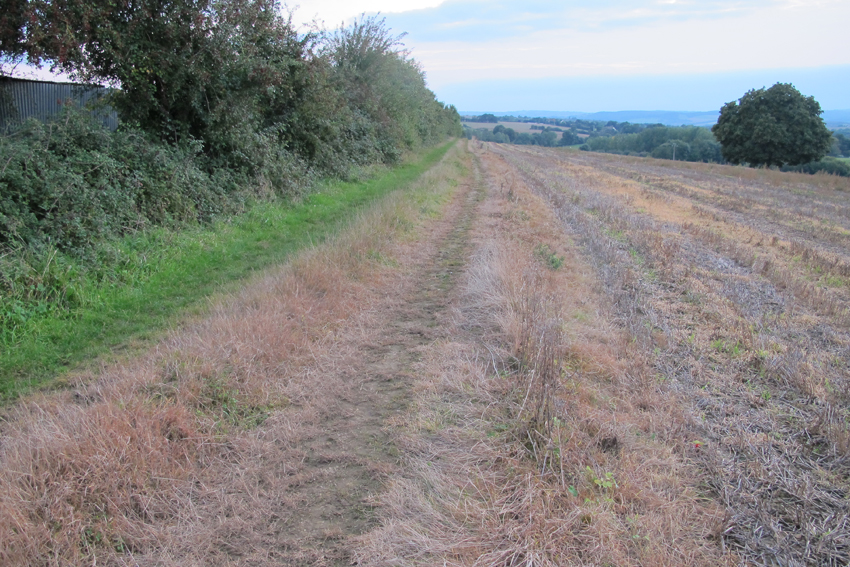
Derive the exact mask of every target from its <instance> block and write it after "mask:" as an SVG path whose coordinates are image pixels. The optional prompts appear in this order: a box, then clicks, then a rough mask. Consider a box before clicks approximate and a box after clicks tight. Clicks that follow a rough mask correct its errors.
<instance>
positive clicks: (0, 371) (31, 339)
mask: <svg viewBox="0 0 850 567" xmlns="http://www.w3.org/2000/svg"><path fill="white" fill-rule="evenodd" d="M452 144H453V142H449V143H447V144H444V145H442V146H438V147H436V148H433V149H429V150H427V151H426V152H424V153H423V154H421V155H420V156H419V158H418V159H415V160H412V161H410V162H408V163H406V164H404V165H401V166H398V167H395V168H393V169H391V170H389V171H387V172H385V173H382V174H380V175H378V176H377V177H374V178H372V179H368V180H366V181H362V182H338V181H337V182H329V183H325V184H323V185H322V186H321V187H320V188H319V189H318V190H317V191H316V192H315V193H312V194H311V195H309V196H307V197H306V198H304V199H303V200H302V201H301V202H299V203H296V204H291V203H290V204H282V203H261V204H258V205H256V206H254V207H253V208H252V209H251V210H250V211H248V212H247V213H245V214H243V215H240V216H239V217H236V218H234V219H231V220H230V221H228V222H219V223H216V224H215V225H214V226H212V227H206V228H198V229H194V230H187V231H185V232H181V233H179V234H177V235H176V236H175V237H174V238H173V239H172V241H171V243H170V244H169V245H168V246H167V248H168V249H167V250H166V249H163V248H160V249H158V250H153V251H152V253H154V254H157V255H159V256H160V258H159V260H158V262H157V270H156V271H155V272H154V273H153V274H151V275H150V276H148V277H146V278H144V279H143V280H142V281H140V282H136V283H135V285H131V286H119V287H105V286H102V288H101V289H94V290H85V292H87V293H88V294H93V293H94V294H97V295H98V296H99V297H97V301H96V302H93V303H95V304H96V307H91V308H83V309H78V310H76V311H75V312H73V313H71V314H69V316H67V317H61V318H57V317H43V318H40V319H33V320H30V321H28V322H27V324H26V325H27V327H29V328H28V329H26V333H23V334H22V336H24V337H25V338H24V339H23V340H22V341H21V342H19V343H18V344H16V345H15V346H14V347H12V348H8V349H6V350H4V351H3V352H2V353H0V399H2V400H4V401H8V400H11V399H14V398H17V397H18V396H20V395H22V394H24V393H26V392H29V391H32V390H33V389H36V388H44V387H52V386H55V385H57V383H61V381H59V380H58V378H59V377H61V375H62V374H63V373H65V372H67V371H68V370H70V369H73V368H75V367H78V366H79V365H81V364H83V363H85V362H86V361H89V360H92V359H94V358H96V357H100V356H104V355H106V354H108V353H110V352H114V351H116V350H121V349H122V348H126V347H128V346H129V345H131V344H136V345H138V344H139V343H140V341H141V344H144V342H145V341H149V340H150V339H151V338H152V337H155V336H157V334H158V332H161V331H162V329H164V328H166V327H167V326H169V325H172V324H174V323H175V322H176V321H177V320H179V317H180V316H181V314H182V315H184V316H185V315H187V314H188V313H189V311H190V310H191V309H198V308H200V307H202V306H204V305H205V304H206V303H205V302H204V301H203V300H204V298H207V297H209V296H210V295H211V294H213V293H215V292H219V291H224V290H227V289H228V286H233V287H235V285H236V284H237V283H238V282H240V281H242V280H244V279H245V278H246V277H248V276H249V275H251V274H252V273H254V272H256V271H258V270H262V269H264V268H267V267H270V266H273V265H275V264H279V263H281V262H283V261H284V260H285V259H286V258H287V257H288V256H290V255H291V254H292V253H293V252H294V251H296V250H298V249H299V248H301V247H303V246H304V245H306V244H308V243H310V242H321V241H322V240H324V239H325V238H327V237H328V236H329V235H331V234H332V233H333V232H334V231H335V230H336V229H338V228H339V227H341V225H342V224H343V223H344V222H345V221H346V220H347V219H350V218H351V217H352V215H353V214H354V213H355V212H356V211H358V210H360V209H362V208H363V206H364V205H366V204H368V203H371V202H373V201H375V200H376V199H378V198H380V197H382V196H385V195H387V194H389V193H391V192H393V191H394V190H396V189H400V188H405V187H407V186H409V185H410V184H411V183H412V182H413V181H415V180H416V179H418V178H419V177H420V176H421V175H422V174H423V173H424V172H425V171H427V170H428V169H430V168H431V167H432V166H433V165H435V164H436V163H437V162H439V161H440V159H441V158H442V157H443V156H444V155H445V154H446V152H447V151H448V150H449V148H450V147H451V146H452Z"/></svg>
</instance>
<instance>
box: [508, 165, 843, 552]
mask: <svg viewBox="0 0 850 567" xmlns="http://www.w3.org/2000/svg"><path fill="white" fill-rule="evenodd" d="M497 151H499V152H500V153H502V154H503V155H504V156H505V158H506V159H507V160H508V161H509V162H510V163H512V164H513V165H514V166H515V167H517V169H518V171H521V172H522V173H523V174H524V175H525V176H526V178H527V179H528V181H529V183H531V184H533V186H534V187H535V189H536V190H537V192H538V193H539V194H541V195H543V196H545V197H546V198H547V200H548V201H549V202H550V203H551V204H552V206H553V208H554V209H555V211H556V213H557V214H558V216H559V217H560V218H561V220H562V221H563V222H564V223H565V226H566V227H567V229H568V230H575V231H577V232H578V234H579V235H580V236H578V237H577V239H578V240H579V241H580V242H581V243H582V245H583V249H584V251H585V253H587V254H589V255H590V256H591V257H592V258H593V259H594V261H595V263H596V266H597V270H598V273H599V274H600V276H601V279H602V282H603V283H604V288H605V290H606V295H607V296H608V297H609V298H610V299H611V301H612V302H613V304H614V305H615V307H616V309H615V311H616V313H617V318H618V319H619V320H620V324H621V325H622V326H623V327H624V328H626V329H628V330H629V332H630V333H631V334H632V336H633V340H634V342H635V344H636V345H639V348H640V350H641V351H642V353H643V354H642V357H643V359H644V360H646V361H647V363H648V364H649V365H650V366H651V368H652V372H653V373H654V374H655V375H656V377H657V379H659V380H663V381H664V383H665V384H667V385H668V386H667V387H669V388H671V389H673V390H675V391H677V392H678V393H680V396H681V397H680V399H681V400H682V402H683V404H684V407H685V408H687V409H686V413H689V414H690V415H692V416H693V419H691V420H690V422H687V421H686V422H684V423H683V429H682V434H683V435H687V436H689V437H691V438H692V439H695V440H698V441H699V445H700V447H699V449H698V450H697V451H692V454H691V455H690V456H691V458H693V459H694V460H695V461H696V462H698V463H700V466H701V468H702V470H703V478H704V482H705V483H706V488H707V489H708V490H707V491H706V494H707V495H713V497H714V498H716V499H717V500H718V501H719V502H721V503H722V505H723V506H725V507H726V510H727V517H726V519H725V520H724V521H723V523H722V529H721V538H720V542H721V543H722V544H723V545H725V546H727V549H729V548H731V549H733V550H734V551H735V552H736V553H738V554H740V556H741V558H742V560H743V561H746V562H750V563H753V564H793V565H842V564H844V563H846V562H847V561H848V560H850V551H849V550H848V545H850V541H848V537H847V536H846V534H847V533H848V532H847V525H846V524H847V518H848V513H849V512H850V509H848V506H847V503H846V494H847V493H848V490H850V486H848V485H847V481H846V478H847V476H846V467H847V463H848V453H847V452H846V447H847V433H848V426H847V423H848V414H847V410H846V404H847V400H848V394H850V384H848V377H847V372H846V368H847V366H848V363H849V362H850V360H848V356H850V349H848V345H850V336H848V330H847V307H848V295H847V291H848V290H847V287H846V284H845V283H844V282H843V280H841V278H842V277H843V276H842V273H843V270H844V269H845V268H844V266H845V265H846V263H847V261H848V254H847V248H845V247H842V246H840V245H839V244H838V243H840V242H843V239H844V238H845V236H844V235H845V233H846V231H847V226H848V218H850V215H848V211H850V206H848V203H847V200H846V195H845V194H843V193H840V192H836V191H835V190H834V189H833V188H831V184H832V181H833V180H827V181H830V183H826V181H824V180H823V179H811V178H808V180H807V181H808V183H807V184H804V180H805V178H801V177H800V176H789V177H782V176H783V175H784V174H779V173H777V172H753V173H752V174H748V175H747V176H748V177H751V179H742V177H741V176H737V173H739V172H738V169H737V168H721V167H719V166H711V167H708V166H706V167H701V166H684V167H682V168H673V167H672V165H670V164H665V166H664V168H663V169H662V168H661V167H659V165H658V164H657V163H654V162H646V161H640V160H633V159H622V160H619V159H614V158H613V157H612V156H604V157H599V158H597V156H593V155H587V154H584V155H582V154H575V153H573V154H565V153H562V152H551V151H541V150H533V149H522V150H516V149H510V150H509V149H505V148H502V149H497ZM783 180H784V181H783ZM783 183H784V185H783ZM837 183H841V182H837ZM791 242H793V243H794V244H790V243H791ZM827 424H830V425H827Z"/></svg>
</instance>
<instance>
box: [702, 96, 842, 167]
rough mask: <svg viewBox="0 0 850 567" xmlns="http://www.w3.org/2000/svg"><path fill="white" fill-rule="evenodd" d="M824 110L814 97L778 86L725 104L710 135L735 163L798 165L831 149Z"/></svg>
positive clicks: (830, 136)
mask: <svg viewBox="0 0 850 567" xmlns="http://www.w3.org/2000/svg"><path fill="white" fill-rule="evenodd" d="M822 112H823V111H822V110H821V107H820V104H818V102H817V101H816V100H815V99H814V97H810V96H809V97H807V96H804V95H802V94H800V91H798V90H797V89H795V88H794V86H793V85H791V84H786V83H776V84H775V85H773V86H772V87H770V88H769V89H764V88H761V89H753V90H750V91H748V92H747V93H746V94H745V95H744V96H743V97H741V98H740V100H738V101H737V102H735V101H732V102H729V103H726V104H725V105H724V106H723V108H722V109H720V118H719V119H718V121H717V124H715V125H714V127H712V129H711V131H712V132H714V135H715V136H716V137H717V140H718V141H719V142H720V146H721V151H722V152H723V157H724V158H726V160H727V161H729V162H731V163H735V164H740V163H748V164H750V165H751V166H754V167H758V166H767V167H771V166H782V165H799V164H802V163H808V162H811V161H817V160H819V159H821V158H822V157H823V156H825V155H826V153H827V152H828V151H829V147H830V143H831V138H832V134H831V133H830V131H829V130H827V128H826V125H825V124H824V123H823V119H821V117H820V115H821V113H822Z"/></svg>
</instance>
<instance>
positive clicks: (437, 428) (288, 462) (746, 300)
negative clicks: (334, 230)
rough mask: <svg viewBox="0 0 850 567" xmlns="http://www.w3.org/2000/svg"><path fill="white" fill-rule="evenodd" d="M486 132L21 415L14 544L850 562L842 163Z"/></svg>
mask: <svg viewBox="0 0 850 567" xmlns="http://www.w3.org/2000/svg"><path fill="white" fill-rule="evenodd" d="M472 145H473V148H472V149H473V152H472V153H473V154H474V155H473V157H474V162H475V166H474V167H473V168H472V169H473V171H474V173H475V182H474V183H475V187H473V188H472V190H469V191H467V188H466V187H464V188H462V189H461V190H460V192H459V193H458V194H459V195H467V194H468V196H464V197H463V198H459V199H456V200H455V201H454V202H453V206H452V207H451V208H450V209H447V211H448V212H446V213H445V214H446V217H445V220H442V221H435V222H431V221H434V219H435V218H436V216H437V213H436V212H437V211H438V210H442V209H441V208H442V207H444V206H445V203H446V202H447V199H448V195H450V194H452V193H453V191H454V189H453V187H454V186H455V185H456V184H457V183H456V181H455V180H456V179H457V178H458V175H459V171H460V169H458V168H462V163H463V162H464V161H465V160H467V161H468V160H470V159H472V158H471V157H470V156H469V154H466V153H463V152H462V150H460V149H458V150H456V153H454V154H451V155H450V157H449V158H448V159H447V161H445V162H444V163H443V164H442V165H441V166H439V167H438V168H435V169H434V170H433V171H432V172H431V173H430V174H429V175H428V177H426V179H424V180H423V182H422V185H421V186H420V190H417V191H414V192H413V193H411V194H409V195H408V196H407V197H405V198H404V199H395V200H390V201H388V202H387V203H385V204H384V206H383V207H382V208H380V209H379V210H377V211H375V212H373V213H372V214H371V216H368V217H367V218H364V219H361V221H360V222H359V223H357V226H356V227H354V228H352V230H350V231H348V232H347V233H346V234H345V235H344V236H341V237H340V238H339V239H338V240H337V241H336V242H334V243H332V244H329V245H327V246H322V247H320V248H317V249H314V250H312V251H309V252H307V253H305V254H304V255H302V256H300V257H299V258H298V259H296V260H295V261H293V262H292V263H291V264H289V265H288V266H286V267H284V268H283V269H282V270H281V271H279V272H277V273H274V274H268V275H267V276H264V277H263V278H260V279H259V280H258V281H257V282H255V283H254V284H253V285H251V286H249V288H247V289H246V290H245V291H244V292H243V293H241V294H239V295H236V296H233V297H227V298H221V299H220V300H219V301H216V302H215V303H214V304H213V306H212V307H211V309H210V313H209V316H208V317H205V318H203V319H202V320H198V321H194V322H192V323H191V324H187V325H186V326H184V327H183V328H181V329H176V330H175V331H174V332H173V333H172V335H171V336H170V337H169V338H168V339H167V340H165V341H163V342H162V343H161V344H160V345H159V346H158V348H157V349H156V350H155V351H153V352H151V353H149V354H148V355H146V356H144V357H141V358H140V359H136V360H128V361H125V362H124V363H123V364H119V365H115V366H109V367H105V368H103V369H102V370H101V372H100V373H99V374H98V376H80V377H78V380H77V382H76V386H75V388H74V389H73V390H70V391H68V392H65V393H63V394H58V395H57V394H52V395H44V396H38V397H33V398H31V399H29V400H27V401H26V402H25V403H21V404H19V405H18V406H16V407H14V408H10V409H9V410H8V411H7V412H6V413H5V415H4V416H3V422H2V435H3V437H2V441H0V530H2V532H0V563H2V564H3V565H7V564H8V565H67V564H79V565H82V564H95V563H97V564H101V565H144V564H150V565H153V564H156V565H176V564H180V565H239V564H246V565H247V564H250V565H265V564H291V565H301V564H304V565H307V564H309V565H334V564H351V563H352V562H353V563H355V564H358V565H382V566H383V565H458V566H460V565H469V566H472V565H476V566H485V565H486V566H520V565H522V566H532V565H533V566H546V565H588V566H590V565H599V566H602V565H618V566H619V565H645V566H653V567H654V566H664V565H669V566H680V565H765V566H773V565H777V566H778V565H788V566H803V565H806V566H809V565H811V566H814V565H828V566H838V565H847V564H848V563H850V535H848V534H850V526H848V518H850V504H848V494H850V475H848V470H850V469H848V465H850V422H849V421H848V419H850V415H848V409H847V407H848V402H850V375H848V371H847V369H848V365H850V329H848V326H850V316H848V305H850V304H849V303H848V302H849V301H850V276H848V266H850V253H848V246H847V244H850V243H849V242H848V241H847V240H848V238H850V202H848V201H847V198H846V197H847V194H848V193H847V192H846V191H847V190H850V187H847V186H846V180H836V179H833V178H826V177H822V176H815V177H813V178H812V177H805V176H801V175H797V174H780V173H778V172H772V171H752V170H747V169H742V168H732V167H721V166H711V165H702V164H679V163H676V164H668V163H665V162H661V161H655V160H637V159H631V158H620V157H617V156H610V155H604V154H598V155H597V154H593V155H591V154H587V153H583V152H582V153H579V152H568V151H563V150H548V149H543V148H529V147H521V146H504V145H491V146H487V145H484V146H482V145H476V144H475V143H474V142H473V143H472ZM470 167H471V164H470ZM424 219H431V221H428V223H427V225H426V224H423V222H424ZM426 226H427V228H424V227H426ZM446 294H448V297H446ZM447 306H448V307H447ZM365 375H368V376H369V378H368V379H366V378H364V376H365ZM390 440H392V443H391V442H390ZM373 509H374V510H377V516H378V520H379V522H378V525H377V526H376V521H375V520H374V517H373V512H372V510H373ZM372 528H373V529H372ZM370 529H371V531H369V530H370ZM364 532H365V533H364ZM356 534H361V535H359V536H356V537H353V538H352V536H354V535H356Z"/></svg>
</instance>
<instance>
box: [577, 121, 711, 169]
mask: <svg viewBox="0 0 850 567" xmlns="http://www.w3.org/2000/svg"><path fill="white" fill-rule="evenodd" d="M580 149H582V150H586V151H592V152H605V153H613V154H623V155H637V156H642V157H647V156H649V157H654V158H659V159H674V160H678V161H702V162H715V163H722V162H723V161H724V159H723V156H722V154H721V152H720V144H719V143H718V142H717V140H716V139H715V138H714V135H713V134H712V133H711V130H709V129H708V128H701V127H699V126H651V127H648V128H645V129H644V130H642V131H641V132H639V133H636V134H616V135H613V136H594V137H590V138H588V139H587V141H586V142H585V144H584V145H582V146H581V148H580Z"/></svg>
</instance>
